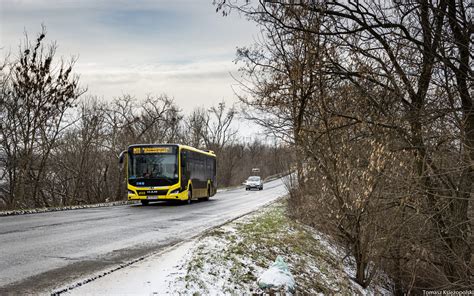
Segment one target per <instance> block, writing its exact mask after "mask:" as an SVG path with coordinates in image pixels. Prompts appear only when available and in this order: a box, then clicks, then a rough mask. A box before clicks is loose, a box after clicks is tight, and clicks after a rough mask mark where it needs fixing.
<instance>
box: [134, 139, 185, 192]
mask: <svg viewBox="0 0 474 296" xmlns="http://www.w3.org/2000/svg"><path fill="white" fill-rule="evenodd" d="M138 149H140V150H137V153H130V154H129V164H128V179H129V182H130V183H131V184H132V185H145V186H164V185H170V184H175V183H177V182H178V179H179V175H178V155H177V153H176V150H175V149H172V148H138ZM151 149H155V151H156V153H155V151H153V150H151ZM164 149H167V150H164ZM150 152H151V153H150Z"/></svg>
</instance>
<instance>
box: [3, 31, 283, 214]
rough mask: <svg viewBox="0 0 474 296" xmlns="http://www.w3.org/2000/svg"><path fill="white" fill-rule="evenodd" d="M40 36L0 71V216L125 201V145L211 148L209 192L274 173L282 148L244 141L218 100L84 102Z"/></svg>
mask: <svg viewBox="0 0 474 296" xmlns="http://www.w3.org/2000/svg"><path fill="white" fill-rule="evenodd" d="M45 37H46V33H45V31H44V29H43V31H42V32H41V33H40V34H38V37H37V38H36V39H34V40H33V41H28V38H26V41H25V43H24V44H22V45H21V48H20V52H19V54H18V57H17V58H15V59H12V58H10V59H7V60H5V61H4V62H3V63H2V64H1V65H0V67H1V71H0V75H1V76H0V209H23V208H34V207H53V206H66V205H78V204H90V203H99V202H104V201H117V200H124V199H126V188H125V172H124V169H123V168H122V167H121V166H120V165H119V164H118V155H119V154H120V152H121V151H123V150H125V149H126V148H127V146H128V145H130V144H135V143H181V144H188V145H191V146H193V147H197V148H203V149H210V150H213V151H214V152H215V153H216V155H217V171H218V177H217V182H218V186H220V187H225V186H233V185H238V184H241V182H242V181H243V180H244V179H245V178H246V177H247V176H248V175H249V174H251V169H252V168H253V167H259V168H260V169H261V173H262V175H263V176H264V177H265V176H269V175H272V174H276V173H279V172H280V171H281V170H282V167H284V163H285V161H282V160H281V157H280V156H281V154H282V153H286V152H287V150H288V149H287V148H286V147H285V146H284V145H280V144H274V145H270V144H267V143H265V142H262V141H259V140H253V141H247V142H246V141H244V140H243V138H242V137H241V136H240V135H239V134H238V132H237V130H236V128H235V127H234V125H233V123H235V120H236V117H237V116H238V111H237V108H236V107H235V106H234V105H232V106H228V105H226V103H224V102H221V103H219V104H218V105H217V106H213V107H211V108H209V109H204V108H202V107H201V108H196V109H194V110H193V111H192V112H191V114H185V113H184V112H183V111H182V110H181V109H180V108H179V106H178V105H177V104H176V103H175V102H174V100H173V99H172V98H170V97H168V96H166V95H160V96H152V95H150V96H147V97H146V98H142V99H137V98H135V97H133V96H132V95H128V94H126V95H122V96H120V97H117V98H114V99H113V100H109V101H105V100H101V99H98V98H97V97H94V96H93V95H87V93H86V90H85V89H84V88H82V87H81V86H80V84H79V78H78V76H77V75H76V74H74V72H73V68H74V64H75V62H76V60H74V59H71V60H70V61H65V60H60V61H56V59H55V50H56V44H55V43H51V44H46V45H45Z"/></svg>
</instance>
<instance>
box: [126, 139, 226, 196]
mask: <svg viewBox="0 0 474 296" xmlns="http://www.w3.org/2000/svg"><path fill="white" fill-rule="evenodd" d="M124 161H125V165H126V172H127V190H128V200H139V201H141V203H142V204H143V205H148V204H149V202H150V201H158V200H181V201H186V202H187V203H191V200H197V199H204V200H208V199H209V197H211V196H213V195H214V194H216V191H217V187H216V155H215V154H214V152H212V151H204V150H199V149H196V148H193V147H190V146H186V145H180V144H136V145H130V146H129V147H128V149H127V150H126V151H123V152H122V153H121V154H120V163H123V162H124Z"/></svg>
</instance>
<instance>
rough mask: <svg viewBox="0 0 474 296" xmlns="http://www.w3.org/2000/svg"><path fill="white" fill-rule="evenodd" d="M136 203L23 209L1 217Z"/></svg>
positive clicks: (5, 213) (4, 213) (105, 203)
mask: <svg viewBox="0 0 474 296" xmlns="http://www.w3.org/2000/svg"><path fill="white" fill-rule="evenodd" d="M135 203H137V202H136V201H127V200H123V201H113V202H102V203H96V204H84V205H75V206H62V207H51V208H34V209H23V210H11V211H0V217H2V216H13V215H25V214H35V213H45V212H56V211H67V210H77V209H88V208H101V207H112V206H121V205H126V204H135Z"/></svg>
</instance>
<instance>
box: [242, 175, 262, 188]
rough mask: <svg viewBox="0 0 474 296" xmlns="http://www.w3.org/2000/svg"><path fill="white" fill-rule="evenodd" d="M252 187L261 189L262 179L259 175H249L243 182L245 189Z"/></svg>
mask: <svg viewBox="0 0 474 296" xmlns="http://www.w3.org/2000/svg"><path fill="white" fill-rule="evenodd" d="M252 188H255V189H258V190H262V189H263V181H262V179H261V178H260V176H250V177H249V178H248V179H247V181H246V182H245V190H250V189H252Z"/></svg>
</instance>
